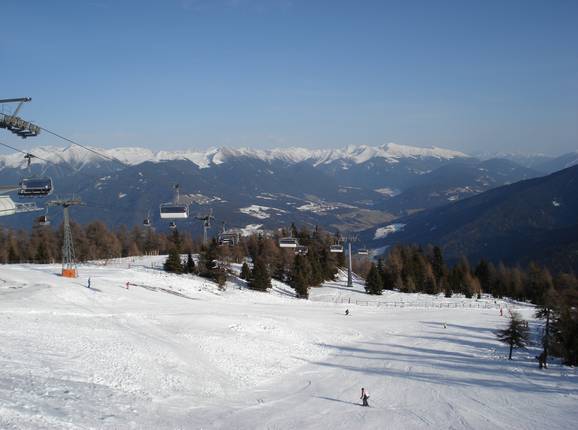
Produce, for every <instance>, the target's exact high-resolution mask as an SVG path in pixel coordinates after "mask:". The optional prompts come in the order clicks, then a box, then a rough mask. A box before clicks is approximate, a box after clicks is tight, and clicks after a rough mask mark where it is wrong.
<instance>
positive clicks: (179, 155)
mask: <svg viewBox="0 0 578 430" xmlns="http://www.w3.org/2000/svg"><path fill="white" fill-rule="evenodd" d="M91 149H94V150H95V151H96V152H99V153H101V154H103V155H105V156H106V157H109V158H111V159H114V160H118V161H119V162H121V163H123V164H126V165H137V164H141V163H143V162H145V161H150V162H161V161H170V160H189V161H191V162H192V163H194V164H196V165H197V166H198V167H199V168H207V167H210V166H211V165H218V164H222V163H224V162H226V161H227V160H229V159H232V158H240V157H247V158H253V159H258V160H263V161H275V160H280V161H284V162H287V163H300V162H310V163H311V164H313V165H314V166H318V165H321V164H329V163H333V162H342V163H343V164H361V163H365V162H367V161H369V160H371V159H373V158H382V159H385V160H387V161H388V162H390V163H397V162H398V161H399V160H400V159H403V158H428V157H429V158H437V159H452V158H458V157H468V155H466V154H464V153H462V152H459V151H453V150H449V149H443V148H437V147H431V148H421V147H416V146H407V145H399V144H396V143H386V144H383V145H380V146H369V145H348V146H346V147H345V148H340V149H307V148H300V147H289V148H275V149H251V148H230V147H220V148H209V149H207V150H196V149H185V150H177V151H152V150H151V149H148V148H138V147H118V148H112V149H102V148H91ZM30 152H31V153H33V154H36V155H38V156H39V157H40V158H42V159H44V160H48V161H50V162H52V163H55V164H60V163H63V162H65V163H68V164H70V165H72V166H75V167H81V166H82V165H84V164H87V163H93V162H98V161H105V160H104V159H102V158H101V157H99V156H98V155H97V154H95V153H91V152H89V151H87V150H85V149H83V148H79V147H77V146H69V147H66V148H61V147H47V146H44V147H38V148H34V149H31V150H30ZM34 162H35V163H38V164H41V163H44V161H42V160H40V159H36V160H34ZM2 167H13V168H18V167H24V163H23V159H22V155H21V154H19V153H16V154H9V155H4V156H0V168H2Z"/></svg>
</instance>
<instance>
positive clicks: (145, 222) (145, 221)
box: [142, 218, 151, 227]
mask: <svg viewBox="0 0 578 430" xmlns="http://www.w3.org/2000/svg"><path fill="white" fill-rule="evenodd" d="M142 225H144V226H145V227H150V226H151V220H150V219H148V218H145V220H144V221H143V222H142Z"/></svg>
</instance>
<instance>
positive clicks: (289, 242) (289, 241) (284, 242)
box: [279, 237, 299, 248]
mask: <svg viewBox="0 0 578 430" xmlns="http://www.w3.org/2000/svg"><path fill="white" fill-rule="evenodd" d="M298 246H299V242H298V241H297V239H295V238H294V237H282V238H281V239H279V247H280V248H297V247H298Z"/></svg>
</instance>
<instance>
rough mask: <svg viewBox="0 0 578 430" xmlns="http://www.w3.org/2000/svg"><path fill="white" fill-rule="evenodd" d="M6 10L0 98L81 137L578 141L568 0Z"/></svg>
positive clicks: (126, 4)
mask: <svg viewBox="0 0 578 430" xmlns="http://www.w3.org/2000/svg"><path fill="white" fill-rule="evenodd" d="M0 4H1V7H0V10H1V12H0V19H1V22H2V26H1V28H2V31H1V33H0V34H1V36H0V98H9V97H22V96H28V97H32V99H33V100H32V102H31V103H29V104H27V105H26V106H25V107H23V108H22V110H21V116H22V117H24V118H25V119H28V120H32V121H36V122H37V123H38V124H40V125H42V126H44V127H46V128H48V129H51V130H54V131H57V132H59V133H61V134H63V135H65V136H67V137H70V138H73V139H76V140H78V141H79V142H80V143H83V144H87V145H95V146H98V147H103V148H111V147H117V146H142V147H147V148H151V149H155V150H159V149H165V150H170V149H185V148H195V149H204V148H209V147H217V146H230V147H252V148H273V147H289V146H303V147H307V148H329V147H331V148H335V147H343V146H346V145H359V144H366V145H380V144H384V143H387V142H395V143H398V144H404V145H415V146H439V147H444V148H450V149H456V150H461V151H465V152H468V153H480V152H522V153H535V152H540V153H546V154H552V155H556V154H561V153H564V152H569V151H574V150H577V149H578V25H577V24H576V23H577V22H578V1H575V0H451V1H450V0H436V1H431V0H423V1H419V0H381V1H379V0H376V1H374V0H357V1H354V0H351V1H349V0H333V1H329V0H163V1H160V0H155V1H152V0H52V1H45V0H0ZM4 109H5V111H7V109H8V107H7V106H4ZM0 137H1V138H2V139H1V140H2V141H3V142H6V143H9V144H13V145H18V146H19V147H22V148H25V147H27V146H31V145H34V146H39V145H50V144H58V145H61V146H62V145H63V144H64V142H61V141H59V140H56V139H54V138H52V137H50V136H48V135H44V136H42V135H41V136H39V137H37V138H33V139H27V140H25V141H22V140H20V139H19V138H17V137H15V136H9V135H8V133H7V132H5V131H1V130H0Z"/></svg>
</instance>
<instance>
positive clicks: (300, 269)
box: [290, 255, 311, 299]
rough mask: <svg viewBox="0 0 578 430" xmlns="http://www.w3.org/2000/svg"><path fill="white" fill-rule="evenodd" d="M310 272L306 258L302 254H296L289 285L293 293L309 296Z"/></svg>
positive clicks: (300, 296) (303, 296) (304, 296)
mask: <svg viewBox="0 0 578 430" xmlns="http://www.w3.org/2000/svg"><path fill="white" fill-rule="evenodd" d="M310 272H311V268H310V267H309V261H308V260H307V258H306V257H305V256H303V255H296V256H295V259H294V261H293V270H292V271H291V277H290V285H291V287H292V288H293V289H294V290H295V293H296V295H297V297H299V298H302V299H307V298H309V278H310Z"/></svg>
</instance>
